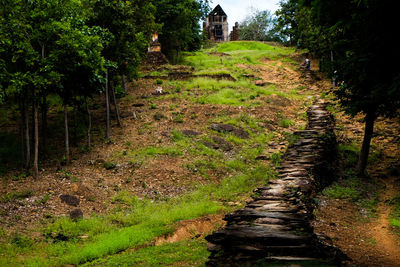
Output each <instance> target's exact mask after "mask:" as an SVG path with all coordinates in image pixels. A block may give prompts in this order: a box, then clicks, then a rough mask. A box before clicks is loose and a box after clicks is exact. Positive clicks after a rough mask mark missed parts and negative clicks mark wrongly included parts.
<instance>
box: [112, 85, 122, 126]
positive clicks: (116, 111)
mask: <svg viewBox="0 0 400 267" xmlns="http://www.w3.org/2000/svg"><path fill="white" fill-rule="evenodd" d="M110 89H111V96H112V98H113V102H114V108H115V115H116V117H117V122H118V126H122V124H121V117H120V116H119V108H118V104H117V98H116V97H115V90H114V85H113V84H112V83H110Z"/></svg>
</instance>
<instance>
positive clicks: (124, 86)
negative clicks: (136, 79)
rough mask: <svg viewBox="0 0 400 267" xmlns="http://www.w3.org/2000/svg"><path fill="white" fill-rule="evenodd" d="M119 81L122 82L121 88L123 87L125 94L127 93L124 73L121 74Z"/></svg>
mask: <svg viewBox="0 0 400 267" xmlns="http://www.w3.org/2000/svg"><path fill="white" fill-rule="evenodd" d="M121 82H122V88H124V92H125V94H126V95H127V94H128V91H127V89H126V77H125V75H122V76H121Z"/></svg>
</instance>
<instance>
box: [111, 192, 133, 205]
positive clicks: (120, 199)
mask: <svg viewBox="0 0 400 267" xmlns="http://www.w3.org/2000/svg"><path fill="white" fill-rule="evenodd" d="M138 201H139V199H138V198H137V196H135V195H133V194H132V193H130V192H128V191H125V190H122V191H121V192H119V193H118V194H117V195H115V196H114V197H113V198H112V199H111V202H112V203H121V204H125V205H131V206H134V205H135V204H137V203H138Z"/></svg>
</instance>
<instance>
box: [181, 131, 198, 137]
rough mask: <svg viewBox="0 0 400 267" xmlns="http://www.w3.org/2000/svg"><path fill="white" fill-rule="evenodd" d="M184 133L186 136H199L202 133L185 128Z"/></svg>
mask: <svg viewBox="0 0 400 267" xmlns="http://www.w3.org/2000/svg"><path fill="white" fill-rule="evenodd" d="M182 133H183V134H184V135H186V136H198V135H201V133H199V132H196V131H193V130H183V131H182Z"/></svg>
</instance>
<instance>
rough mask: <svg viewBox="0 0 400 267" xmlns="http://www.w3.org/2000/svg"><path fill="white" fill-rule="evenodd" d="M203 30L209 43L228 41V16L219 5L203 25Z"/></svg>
mask: <svg viewBox="0 0 400 267" xmlns="http://www.w3.org/2000/svg"><path fill="white" fill-rule="evenodd" d="M203 30H204V31H205V33H206V35H207V37H208V39H209V40H210V41H211V42H226V41H229V26H228V16H227V15H226V13H225V12H224V10H223V9H222V7H221V6H220V5H217V6H216V7H215V8H214V9H213V11H211V13H210V14H209V15H208V16H207V19H206V21H205V22H204V23H203Z"/></svg>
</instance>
